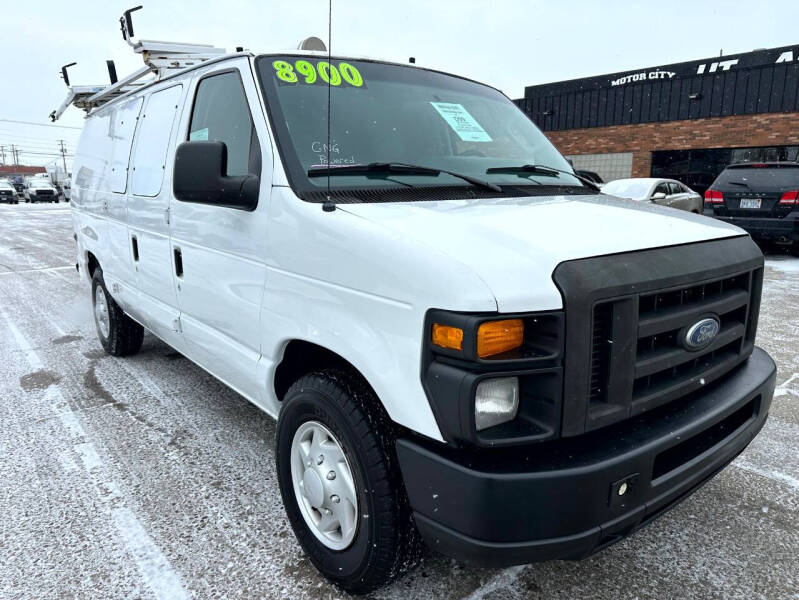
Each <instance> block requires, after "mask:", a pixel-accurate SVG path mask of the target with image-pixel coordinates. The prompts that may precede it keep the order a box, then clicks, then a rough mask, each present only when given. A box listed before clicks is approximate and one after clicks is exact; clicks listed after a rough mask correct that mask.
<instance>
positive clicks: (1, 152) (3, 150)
mask: <svg viewBox="0 0 799 600" xmlns="http://www.w3.org/2000/svg"><path fill="white" fill-rule="evenodd" d="M0 156H2V157H3V164H6V147H5V146H0Z"/></svg>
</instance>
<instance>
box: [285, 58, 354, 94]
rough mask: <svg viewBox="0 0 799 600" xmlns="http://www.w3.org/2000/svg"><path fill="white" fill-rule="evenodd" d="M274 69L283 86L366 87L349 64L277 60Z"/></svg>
mask: <svg viewBox="0 0 799 600" xmlns="http://www.w3.org/2000/svg"><path fill="white" fill-rule="evenodd" d="M272 67H273V68H274V69H275V77H277V78H278V80H279V81H280V83H281V84H294V83H304V84H307V85H313V84H322V85H327V84H330V85H332V86H336V87H338V86H340V85H342V84H344V85H348V86H351V87H356V88H359V87H365V86H364V83H363V77H362V76H361V72H360V71H358V69H357V68H356V67H354V66H353V65H351V64H350V63H347V62H340V63H338V64H337V65H335V64H330V63H329V62H327V61H325V60H320V61H319V62H317V63H316V64H314V63H312V62H310V61H307V60H298V61H295V62H294V64H292V63H290V62H288V61H286V60H276V61H274V62H273V63H272Z"/></svg>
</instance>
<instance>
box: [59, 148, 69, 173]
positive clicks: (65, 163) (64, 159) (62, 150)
mask: <svg viewBox="0 0 799 600" xmlns="http://www.w3.org/2000/svg"><path fill="white" fill-rule="evenodd" d="M58 143H59V144H60V145H61V160H62V161H63V162H64V177H66V176H67V150H66V148H64V140H58Z"/></svg>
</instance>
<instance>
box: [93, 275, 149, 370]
mask: <svg viewBox="0 0 799 600" xmlns="http://www.w3.org/2000/svg"><path fill="white" fill-rule="evenodd" d="M92 306H93V308H94V324H95V326H96V327H97V337H99V338H100V343H101V344H102V345H103V349H104V350H105V351H106V352H108V354H111V355H112V356H130V355H131V354H136V353H137V352H138V351H139V350H140V349H141V345H142V341H143V340H144V328H143V327H142V326H141V325H139V324H138V323H136V321H134V320H133V319H131V318H130V317H129V316H128V315H126V314H125V313H124V312H123V311H122V309H121V308H120V307H119V305H118V304H117V303H116V302H114V299H113V298H112V297H111V294H109V293H108V290H107V289H106V287H105V281H104V280H103V270H102V269H101V268H100V267H97V268H96V269H95V270H94V275H93V276H92Z"/></svg>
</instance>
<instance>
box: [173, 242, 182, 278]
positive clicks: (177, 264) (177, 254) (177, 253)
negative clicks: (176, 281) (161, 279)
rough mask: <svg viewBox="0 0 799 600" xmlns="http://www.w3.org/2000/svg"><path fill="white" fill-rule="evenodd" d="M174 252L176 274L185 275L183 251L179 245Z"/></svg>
mask: <svg viewBox="0 0 799 600" xmlns="http://www.w3.org/2000/svg"><path fill="white" fill-rule="evenodd" d="M172 252H173V254H174V256H175V275H177V276H178V277H183V252H182V251H181V250H180V248H177V247H175V248H174V249H173V250H172Z"/></svg>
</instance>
